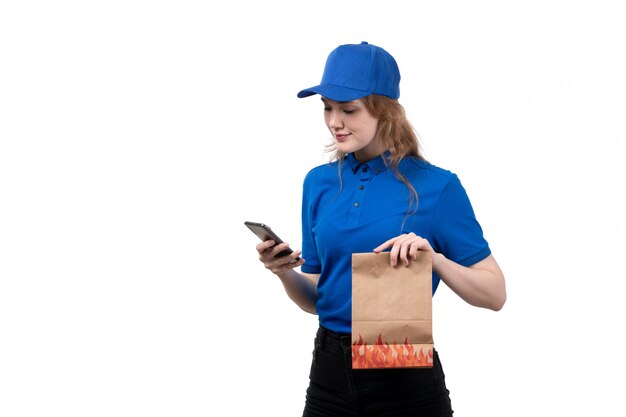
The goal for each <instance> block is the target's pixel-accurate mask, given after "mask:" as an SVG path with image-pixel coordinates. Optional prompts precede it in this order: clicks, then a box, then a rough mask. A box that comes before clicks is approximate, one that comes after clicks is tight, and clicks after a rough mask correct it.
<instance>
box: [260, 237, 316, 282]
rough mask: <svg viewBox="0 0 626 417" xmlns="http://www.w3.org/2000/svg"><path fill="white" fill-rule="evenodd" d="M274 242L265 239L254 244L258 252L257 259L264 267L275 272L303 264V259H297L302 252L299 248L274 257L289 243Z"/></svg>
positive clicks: (287, 246) (286, 247)
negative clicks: (277, 243) (287, 253)
mask: <svg viewBox="0 0 626 417" xmlns="http://www.w3.org/2000/svg"><path fill="white" fill-rule="evenodd" d="M274 244H275V242H274V241H272V240H267V241H265V242H262V243H259V244H258V245H257V246H256V248H257V251H258V252H259V260H260V261H261V262H262V263H263V265H264V266H265V268H267V269H269V270H270V271H272V272H273V273H275V274H276V273H279V272H282V271H285V270H288V269H293V268H296V267H298V266H300V265H303V264H304V259H297V258H298V257H299V256H300V255H301V254H302V251H301V250H297V251H294V252H292V253H291V254H289V255H286V256H280V257H276V255H277V254H279V253H280V252H282V251H284V250H285V249H288V248H289V243H286V242H285V243H281V244H280V245H275V246H274Z"/></svg>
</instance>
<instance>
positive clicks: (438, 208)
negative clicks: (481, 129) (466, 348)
mask: <svg viewBox="0 0 626 417" xmlns="http://www.w3.org/2000/svg"><path fill="white" fill-rule="evenodd" d="M399 83H400V72H399V70H398V66H397V64H396V61H395V59H394V58H393V57H392V56H391V55H390V54H389V53H388V52H387V51H385V50H384V49H382V48H380V47H378V46H375V45H371V44H368V43H367V42H362V43H361V44H354V45H352V44H350V45H341V46H339V47H337V48H336V49H335V50H333V51H332V52H331V53H330V55H329V56H328V59H327V61H326V66H325V69H324V74H323V76H322V82H321V83H320V85H317V86H315V87H311V88H308V89H305V90H302V91H300V92H299V93H298V97H307V96H312V95H315V94H318V95H320V96H321V101H322V103H323V108H324V119H325V122H326V125H327V126H328V129H329V131H330V132H331V134H332V135H333V138H334V143H333V144H332V146H333V148H334V155H333V160H332V161H331V163H329V164H325V165H321V166H318V167H316V168H314V169H312V170H311V171H310V172H309V173H308V174H307V176H306V178H305V180H304V190H303V200H302V237H303V243H302V250H301V251H300V250H297V251H295V252H294V253H292V254H291V255H290V256H288V257H278V258H275V257H274V255H276V254H277V253H279V252H281V251H282V250H284V249H286V247H287V244H281V245H277V246H273V245H274V243H275V242H273V241H271V240H270V241H265V242H262V243H260V244H258V245H257V247H256V249H257V251H258V252H259V258H260V260H261V262H263V264H264V265H265V267H266V268H267V269H269V270H270V271H272V272H273V273H274V274H276V275H277V276H278V278H279V279H280V280H281V281H282V283H283V285H284V287H285V290H286V292H287V294H288V296H289V297H290V298H291V299H292V300H293V301H294V302H295V303H296V304H297V305H298V306H300V307H301V308H302V309H303V310H305V311H307V312H310V313H312V314H317V315H318V316H319V322H320V327H319V330H318V332H317V336H316V338H315V351H314V355H313V363H312V366H311V374H310V384H309V388H308V390H307V396H306V404H305V408H304V416H306V417H308V416H324V417H329V416H395V417H400V416H450V415H452V408H451V404H450V398H449V393H448V390H447V388H446V385H445V381H444V373H443V370H442V367H441V362H440V360H439V356H438V354H437V352H436V351H435V353H434V365H433V367H432V368H413V369H375V370H354V371H353V370H352V369H351V337H350V332H351V296H352V292H351V289H352V287H351V255H352V253H359V252H368V251H374V252H381V251H385V250H389V251H390V262H391V264H392V265H394V266H396V265H398V264H403V265H409V263H410V262H411V261H412V260H414V259H415V256H416V253H417V251H429V252H431V253H432V263H433V293H434V292H435V290H436V289H437V285H438V284H439V282H440V280H441V281H443V282H444V283H445V284H446V285H447V286H448V287H450V288H451V289H452V290H453V291H454V292H455V293H456V294H458V295H459V296H460V297H461V298H462V299H463V300H465V301H466V302H468V303H470V304H472V305H474V306H477V307H484V308H489V309H492V310H496V311H497V310H500V309H501V308H502V306H503V305H504V302H505V300H506V291H505V283H504V276H503V274H502V271H501V270H500V268H499V267H498V264H497V263H496V260H495V258H494V256H493V254H492V253H491V250H490V248H489V245H488V243H487V241H486V240H485V239H484V237H483V233H482V229H481V227H480V225H479V223H478V221H477V220H476V218H475V216H474V211H473V209H472V206H471V204H470V201H469V199H468V196H467V194H466V192H465V190H464V188H463V186H462V185H461V182H460V181H459V179H458V177H457V176H456V175H455V174H454V173H452V172H450V171H448V170H445V169H442V168H439V167H436V166H434V165H432V164H430V163H429V162H427V161H426V160H425V159H424V158H423V157H422V155H421V154H420V150H419V143H418V140H417V135H416V133H415V132H414V130H413V128H412V126H411V124H410V123H409V121H408V120H407V118H406V116H405V113H404V109H403V107H402V106H401V105H400V103H399V102H398V98H399V96H400V90H399ZM300 255H302V259H300V260H296V258H297V257H298V256H300ZM399 266H401V265H399ZM297 267H301V268H300V270H301V272H300V273H298V272H296V271H295V268H297Z"/></svg>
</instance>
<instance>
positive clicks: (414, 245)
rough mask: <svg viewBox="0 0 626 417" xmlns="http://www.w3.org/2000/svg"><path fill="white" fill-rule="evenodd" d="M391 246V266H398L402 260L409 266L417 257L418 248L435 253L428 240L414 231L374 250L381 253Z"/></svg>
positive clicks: (390, 240)
mask: <svg viewBox="0 0 626 417" xmlns="http://www.w3.org/2000/svg"><path fill="white" fill-rule="evenodd" d="M389 248H391V252H390V255H389V259H390V260H391V266H396V265H397V264H398V262H402V263H403V264H404V266H409V263H410V262H411V260H415V259H417V251H418V250H422V251H428V252H432V253H433V254H434V253H435V251H434V250H433V247H432V246H430V243H429V242H428V240H426V239H424V238H422V237H419V236H417V235H416V234H415V233H413V232H411V233H408V234H403V235H400V236H396V237H394V238H392V239H389V240H388V241H386V242H385V243H383V244H382V245H380V246H378V247H377V248H375V249H374V252H376V253H379V252H382V251H384V250H385V249H389Z"/></svg>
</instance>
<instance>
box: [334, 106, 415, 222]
mask: <svg viewBox="0 0 626 417" xmlns="http://www.w3.org/2000/svg"><path fill="white" fill-rule="evenodd" d="M361 100H362V101H363V104H364V105H365V108H366V109H367V111H369V112H370V114H371V115H372V117H374V118H375V119H378V126H377V128H376V136H375V139H374V140H377V141H380V142H381V143H382V144H383V145H384V147H385V149H387V150H389V152H390V154H389V156H388V157H386V158H385V159H384V160H385V163H386V164H387V166H390V167H391V168H392V169H393V173H394V175H395V176H396V178H398V179H399V180H400V181H402V182H403V183H404V184H405V185H406V186H407V188H408V189H409V194H410V196H409V210H408V212H407V215H410V214H413V213H414V212H415V211H416V210H417V200H418V195H417V191H415V187H413V185H412V184H411V183H410V182H409V180H407V179H406V177H405V176H404V175H403V174H402V173H401V172H400V170H399V168H398V167H399V165H400V161H401V160H402V159H403V158H406V157H414V158H417V159H419V160H421V161H426V159H425V158H424V156H423V155H422V152H421V146H420V143H419V136H418V134H417V132H416V131H415V129H414V128H413V125H412V124H411V122H409V120H408V118H407V117H406V112H405V111H404V107H402V105H401V104H400V103H399V102H398V100H394V99H391V98H389V97H385V96H380V95H377V94H372V95H369V96H367V97H364V98H362V99H361ZM326 150H327V152H332V156H331V161H338V168H339V172H341V163H342V162H343V159H344V158H345V156H346V154H345V152H341V151H339V150H338V149H337V147H336V146H335V144H334V142H333V143H331V144H329V145H327V149H326ZM340 180H341V177H340ZM403 223H404V222H403Z"/></svg>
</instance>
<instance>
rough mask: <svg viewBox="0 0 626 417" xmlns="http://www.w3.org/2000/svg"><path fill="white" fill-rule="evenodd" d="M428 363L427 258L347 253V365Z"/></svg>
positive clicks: (430, 340) (430, 347)
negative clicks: (394, 261)
mask: <svg viewBox="0 0 626 417" xmlns="http://www.w3.org/2000/svg"><path fill="white" fill-rule="evenodd" d="M432 366H433V336H432V257H431V254H430V252H426V251H418V252H417V259H416V260H412V261H411V262H410V264H409V266H408V267H405V266H404V264H402V263H400V264H399V265H397V266H396V267H392V266H391V265H390V264H389V252H381V253H355V254H352V369H375V368H415V367H432Z"/></svg>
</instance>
